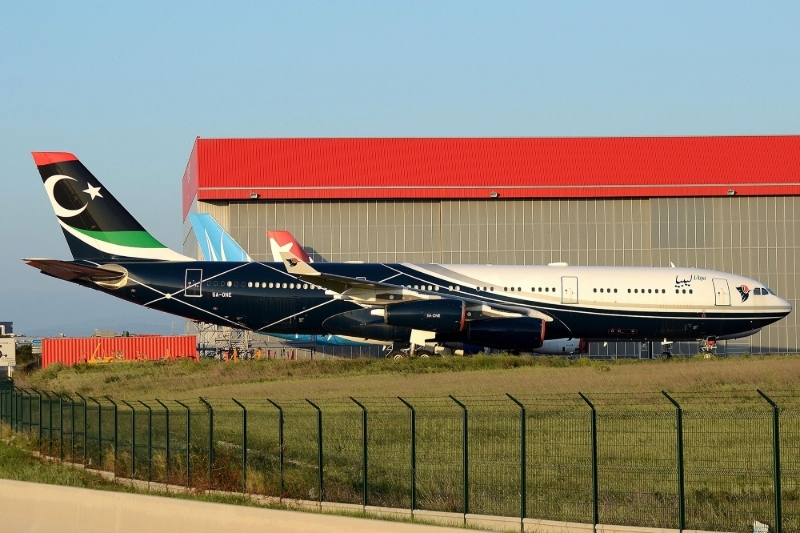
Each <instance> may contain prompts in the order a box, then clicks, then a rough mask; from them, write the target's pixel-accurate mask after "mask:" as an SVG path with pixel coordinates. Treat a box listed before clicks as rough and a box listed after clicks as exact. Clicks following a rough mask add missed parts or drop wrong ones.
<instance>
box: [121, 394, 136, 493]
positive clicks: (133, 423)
mask: <svg viewBox="0 0 800 533" xmlns="http://www.w3.org/2000/svg"><path fill="white" fill-rule="evenodd" d="M120 401H121V402H122V403H124V404H125V405H127V406H128V407H129V408H130V410H131V479H135V478H136V409H135V408H134V407H133V406H132V405H131V404H129V403H128V402H126V401H125V400H120Z"/></svg>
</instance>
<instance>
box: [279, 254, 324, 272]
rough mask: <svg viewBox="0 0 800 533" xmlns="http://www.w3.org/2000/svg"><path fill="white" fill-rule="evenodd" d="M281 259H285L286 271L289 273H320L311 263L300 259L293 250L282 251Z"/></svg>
mask: <svg viewBox="0 0 800 533" xmlns="http://www.w3.org/2000/svg"><path fill="white" fill-rule="evenodd" d="M281 259H282V260H283V265H284V266H285V267H286V272H288V273H289V274H295V275H298V276H319V275H320V273H319V272H317V271H316V270H315V269H314V268H313V267H312V266H311V265H309V264H308V263H306V262H305V261H303V260H302V259H298V258H297V257H296V256H295V255H294V254H293V253H292V252H281Z"/></svg>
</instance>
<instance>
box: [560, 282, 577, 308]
mask: <svg viewBox="0 0 800 533" xmlns="http://www.w3.org/2000/svg"><path fill="white" fill-rule="evenodd" d="M561 303H562V304H576V303H578V278H576V277H572V276H563V277H562V278H561Z"/></svg>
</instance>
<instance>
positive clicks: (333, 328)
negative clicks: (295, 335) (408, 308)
mask: <svg viewBox="0 0 800 533" xmlns="http://www.w3.org/2000/svg"><path fill="white" fill-rule="evenodd" d="M370 311H371V310H370V309H356V310H355V311H347V312H346V313H340V314H338V315H333V316H332V317H329V318H327V319H326V320H325V321H324V322H323V323H322V327H323V328H325V331H328V332H330V333H332V334H334V335H344V336H348V337H359V338H362V339H373V340H379V341H402V342H408V337H409V335H410V334H411V331H410V330H409V329H408V328H402V327H395V326H390V325H387V324H384V323H383V318H382V317H380V316H375V315H373V314H371V313H370Z"/></svg>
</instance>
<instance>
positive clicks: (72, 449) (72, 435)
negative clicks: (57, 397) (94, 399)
mask: <svg viewBox="0 0 800 533" xmlns="http://www.w3.org/2000/svg"><path fill="white" fill-rule="evenodd" d="M62 394H63V395H64V396H66V397H67V398H69V405H70V421H69V462H70V463H74V462H75V399H74V398H73V397H72V396H70V395H69V394H67V393H66V392H64V393H62ZM62 426H63V423H62Z"/></svg>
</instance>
